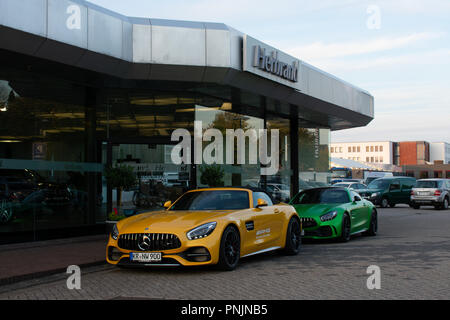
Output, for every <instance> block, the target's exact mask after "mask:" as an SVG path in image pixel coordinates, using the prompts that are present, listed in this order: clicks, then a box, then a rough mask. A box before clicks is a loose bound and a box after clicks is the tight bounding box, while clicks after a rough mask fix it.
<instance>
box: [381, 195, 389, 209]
mask: <svg viewBox="0 0 450 320" xmlns="http://www.w3.org/2000/svg"><path fill="white" fill-rule="evenodd" d="M388 206H389V200H388V198H386V197H384V198H383V199H381V202H380V207H382V208H387V207H388Z"/></svg>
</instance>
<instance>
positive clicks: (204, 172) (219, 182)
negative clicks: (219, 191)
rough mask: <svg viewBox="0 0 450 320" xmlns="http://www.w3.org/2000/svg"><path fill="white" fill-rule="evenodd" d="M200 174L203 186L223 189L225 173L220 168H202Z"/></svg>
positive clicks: (214, 166) (213, 166)
mask: <svg viewBox="0 0 450 320" xmlns="http://www.w3.org/2000/svg"><path fill="white" fill-rule="evenodd" d="M200 173H201V176H200V182H201V184H205V185H207V186H209V187H223V185H224V182H223V177H224V171H223V169H222V168H221V167H220V166H218V165H217V166H216V165H212V166H211V165H209V166H201V167H200Z"/></svg>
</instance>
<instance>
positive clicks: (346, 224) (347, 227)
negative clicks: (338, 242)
mask: <svg viewBox="0 0 450 320" xmlns="http://www.w3.org/2000/svg"><path fill="white" fill-rule="evenodd" d="M343 232H344V239H346V240H347V239H349V238H350V222H349V219H348V217H347V216H345V218H344V230H343Z"/></svg>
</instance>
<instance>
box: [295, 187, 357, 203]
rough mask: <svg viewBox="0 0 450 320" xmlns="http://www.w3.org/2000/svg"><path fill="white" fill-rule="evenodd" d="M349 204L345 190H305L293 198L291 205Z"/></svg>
mask: <svg viewBox="0 0 450 320" xmlns="http://www.w3.org/2000/svg"><path fill="white" fill-rule="evenodd" d="M347 202H349V198H348V193H347V191H346V190H339V189H311V190H305V191H303V192H301V193H299V194H298V196H297V197H295V199H294V201H293V204H319V203H347Z"/></svg>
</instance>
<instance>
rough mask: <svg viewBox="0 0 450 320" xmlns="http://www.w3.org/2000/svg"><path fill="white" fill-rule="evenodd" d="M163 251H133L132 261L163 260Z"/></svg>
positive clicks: (131, 254)
mask: <svg viewBox="0 0 450 320" xmlns="http://www.w3.org/2000/svg"><path fill="white" fill-rule="evenodd" d="M161 260H162V257H161V252H136V253H134V252H132V253H130V261H136V262H161Z"/></svg>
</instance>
